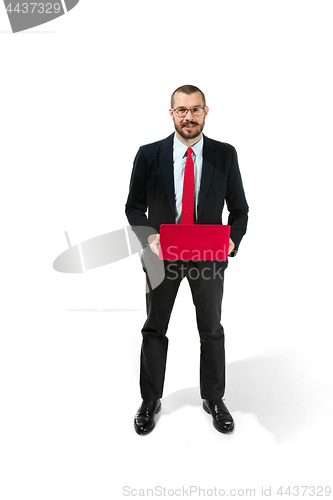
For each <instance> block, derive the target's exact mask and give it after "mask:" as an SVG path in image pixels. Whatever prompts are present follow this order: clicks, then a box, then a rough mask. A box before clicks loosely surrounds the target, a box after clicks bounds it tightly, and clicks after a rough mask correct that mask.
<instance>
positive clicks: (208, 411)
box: [202, 403, 235, 434]
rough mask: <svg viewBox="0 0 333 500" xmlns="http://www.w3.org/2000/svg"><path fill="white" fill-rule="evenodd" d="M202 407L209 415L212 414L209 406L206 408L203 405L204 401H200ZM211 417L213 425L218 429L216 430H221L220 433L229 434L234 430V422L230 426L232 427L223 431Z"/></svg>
mask: <svg viewBox="0 0 333 500" xmlns="http://www.w3.org/2000/svg"><path fill="white" fill-rule="evenodd" d="M202 407H203V409H204V410H205V412H206V413H208V414H209V415H212V414H211V412H210V410H209V408H207V406H205V404H204V403H202ZM212 419H213V426H214V427H215V429H216V430H217V431H218V432H222V434H231V433H232V432H234V429H235V424H233V426H232V429H230V430H227V431H223V430H222V429H220V428H219V427H217V425H216V423H215V420H214V418H213V416H212Z"/></svg>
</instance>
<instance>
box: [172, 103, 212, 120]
mask: <svg viewBox="0 0 333 500" xmlns="http://www.w3.org/2000/svg"><path fill="white" fill-rule="evenodd" d="M171 109H172V111H174V112H175V113H176V115H177V116H180V117H181V118H183V117H184V116H186V115H187V113H188V112H189V111H191V113H192V116H200V115H202V114H203V112H204V111H205V107H202V106H200V107H197V108H187V109H186V108H171Z"/></svg>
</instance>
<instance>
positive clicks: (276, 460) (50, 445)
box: [0, 0, 333, 500]
mask: <svg viewBox="0 0 333 500" xmlns="http://www.w3.org/2000/svg"><path fill="white" fill-rule="evenodd" d="M331 14H332V8H331V2H328V1H318V2H316V3H314V2H300V1H289V2H281V1H280V2H273V1H253V2H245V1H238V2H237V1H236V2H232V3H231V2H226V1H207V2H204V3H202V2H197V1H194V2H191V3H190V4H189V3H185V2H175V1H169V2H165V3H164V4H161V3H159V2H152V1H141V2H134V1H130V2H123V3H120V2H117V3H116V2H111V1H110V0H109V1H106V0H104V1H102V2H92V1H90V2H89V1H88V0H81V2H80V3H79V5H78V6H77V7H76V8H75V9H73V10H72V11H71V12H70V13H68V14H66V15H65V16H63V17H61V18H59V19H57V20H55V21H53V22H52V23H50V24H48V25H45V26H41V27H39V28H36V29H34V30H30V31H27V32H22V33H17V34H15V35H13V34H11V32H10V27H9V23H8V20H7V17H6V12H5V10H4V9H2V8H0V43H1V54H2V57H1V61H2V64H1V66H2V73H1V75H2V76H1V83H0V86H1V177H2V182H1V198H0V200H1V214H2V217H1V220H2V244H1V257H2V279H1V285H2V286H1V289H2V315H1V317H2V325H1V365H0V366H1V396H0V398H1V403H2V410H1V414H0V421H1V459H2V466H1V468H2V472H3V478H2V480H1V487H0V488H1V489H2V490H3V491H2V492H1V498H3V499H4V500H12V499H15V500H16V499H20V500H21V499H28V498H29V499H30V498H34V499H36V500H37V499H43V500H44V499H47V500H51V499H52V500H53V499H59V498H61V499H63V500H65V499H66V500H67V499H70V500H73V499H80V500H88V499H89V500H90V499H98V500H104V499H110V498H114V497H115V498H121V497H123V487H124V486H129V487H130V488H132V489H133V490H134V489H137V490H139V489H140V488H154V487H155V486H158V485H160V486H164V487H166V488H169V489H172V488H173V489H176V488H180V487H181V486H185V487H186V486H190V485H196V486H201V487H202V488H207V489H209V488H214V487H217V488H226V489H227V488H255V489H256V493H257V496H261V487H262V486H265V487H266V488H268V487H269V486H272V488H273V490H272V496H273V497H274V491H276V490H277V488H278V487H279V486H283V487H284V488H286V487H287V486H297V485H299V486H300V485H308V486H310V485H312V486H316V487H317V486H328V485H330V479H331V477H330V475H329V473H330V472H331V471H330V464H329V463H328V459H327V455H326V451H325V450H326V449H330V447H331V446H332V430H331V415H332V400H331V397H332V369H331V367H330V361H331V360H330V357H331V356H330V354H331V339H330V336H331V333H332V327H331V322H330V314H329V309H330V305H331V300H330V298H331V297H330V293H331V290H330V280H331V271H332V267H331V250H332V246H331V221H330V211H331V203H330V201H331V175H330V174H331V172H330V171H331V168H332V151H331V138H332V126H331V125H332V97H331V95H332V90H331V89H332V84H333V82H332V76H331V68H330V66H331V47H332V42H333V40H332V38H333V37H332V30H331V19H332V17H331ZM186 83H191V84H193V85H197V86H198V87H200V88H201V89H202V90H203V91H204V92H205V94H206V98H207V104H208V105H209V106H210V113H209V116H208V118H207V123H206V127H205V133H206V135H207V136H208V137H212V138H214V139H217V140H220V141H224V142H228V143H231V144H233V145H234V146H235V147H236V149H237V151H238V156H239V163H240V168H241V173H242V177H243V182H244V186H245V191H246V195H247V199H248V203H249V206H250V212H249V225H248V234H247V235H246V236H245V237H244V239H243V242H242V244H241V247H240V251H239V253H238V255H237V257H236V258H235V259H230V264H229V268H228V270H227V271H226V280H225V296H224V299H223V321H222V323H223V325H224V328H225V332H226V349H227V362H228V367H227V370H228V385H227V392H226V403H227V406H228V407H229V409H230V410H231V411H232V413H233V415H234V418H235V422H236V430H235V433H234V434H233V435H231V436H224V435H220V434H219V433H217V432H216V431H215V430H214V428H213V426H212V425H211V421H210V417H209V416H208V415H206V414H205V413H204V412H203V410H202V409H201V407H200V404H201V403H200V395H199V388H198V385H199V371H198V362H199V341H198V334H197V330H196V324H195V312H194V308H193V305H192V303H191V298H190V292H189V287H188V285H187V283H186V282H184V283H183V284H182V286H181V289H180V291H179V296H178V297H177V301H176V305H175V309H174V312H173V316H172V318H171V321H170V326H169V335H168V336H169V339H170V344H169V345H170V347H169V359H168V367H167V378H166V384H165V394H164V396H165V400H164V403H163V405H164V406H163V408H164V412H162V414H161V417H160V418H159V420H158V424H157V426H156V429H155V430H154V432H153V433H152V434H151V435H150V436H149V437H147V438H142V437H139V436H137V435H136V434H135V432H134V430H133V417H134V414H135V412H136V410H137V407H138V405H139V403H140V395H139V386H138V368H139V351H140V342H141V334H140V329H141V327H142V324H143V322H144V320H145V294H144V275H143V273H142V271H141V268H140V263H139V259H138V257H137V256H132V257H130V258H128V259H125V260H123V261H119V262H118V263H114V264H112V265H109V266H106V267H102V268H99V269H96V270H93V271H89V272H87V273H85V274H81V275H74V274H67V275H66V274H60V273H57V272H56V271H54V270H53V268H52V264H53V261H54V259H55V258H56V257H57V256H58V255H59V254H60V253H61V252H63V251H64V250H65V249H66V247H67V242H66V239H65V235H64V231H68V234H69V237H70V240H71V243H72V244H73V245H74V244H76V243H79V242H82V241H84V240H86V239H89V238H92V237H94V236H97V235H99V234H103V233H107V232H109V231H113V230H117V229H121V228H122V227H123V226H125V225H127V220H126V217H125V213H124V206H125V202H126V198H127V192H128V185H129V178H130V174H131V168H132V162H133V159H134V156H135V153H136V151H137V149H138V148H139V146H140V145H141V144H145V143H149V142H153V141H155V140H158V139H161V138H163V137H166V136H167V135H169V134H170V133H171V132H172V130H173V126H172V122H171V120H170V117H169V115H168V108H169V99H170V94H171V93H172V91H173V90H174V89H175V88H176V87H178V86H180V85H183V84H186ZM226 217H227V214H225V215H224V218H225V219H226ZM184 311H185V313H184ZM103 313H104V314H103ZM185 345H187V348H186V351H185ZM188 346H190V352H189V348H188ZM133 494H134V493H133ZM193 497H195V495H194V494H193ZM197 497H198V495H197ZM276 498H278V497H277V496H276Z"/></svg>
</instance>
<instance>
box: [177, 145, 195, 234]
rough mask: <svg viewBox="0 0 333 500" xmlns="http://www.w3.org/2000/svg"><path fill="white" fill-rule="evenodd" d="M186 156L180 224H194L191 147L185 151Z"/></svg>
mask: <svg viewBox="0 0 333 500" xmlns="http://www.w3.org/2000/svg"><path fill="white" fill-rule="evenodd" d="M186 153H187V158H186V163H185V172H184V185H183V201H182V213H181V217H180V223H181V224H194V163H193V160H192V153H193V149H192V148H188V150H187V151H186Z"/></svg>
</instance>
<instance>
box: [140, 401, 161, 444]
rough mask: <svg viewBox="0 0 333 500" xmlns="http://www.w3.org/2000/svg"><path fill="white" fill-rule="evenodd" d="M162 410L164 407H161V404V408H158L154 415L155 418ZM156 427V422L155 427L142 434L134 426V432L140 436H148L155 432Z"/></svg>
mask: <svg viewBox="0 0 333 500" xmlns="http://www.w3.org/2000/svg"><path fill="white" fill-rule="evenodd" d="M161 409H162V405H161V403H160V404H159V406H158V407H157V409H156V411H155V413H154V416H155V415H157V414H158V413H159V412H160V411H161ZM155 425H156V424H155V421H154V425H153V427H152V428H151V429H149V431H145V432H140V431H139V430H138V429H137V428H136V427H135V425H134V430H135V432H136V433H137V434H138V435H139V436H147V434H150V433H151V431H153V430H154V429H155Z"/></svg>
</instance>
